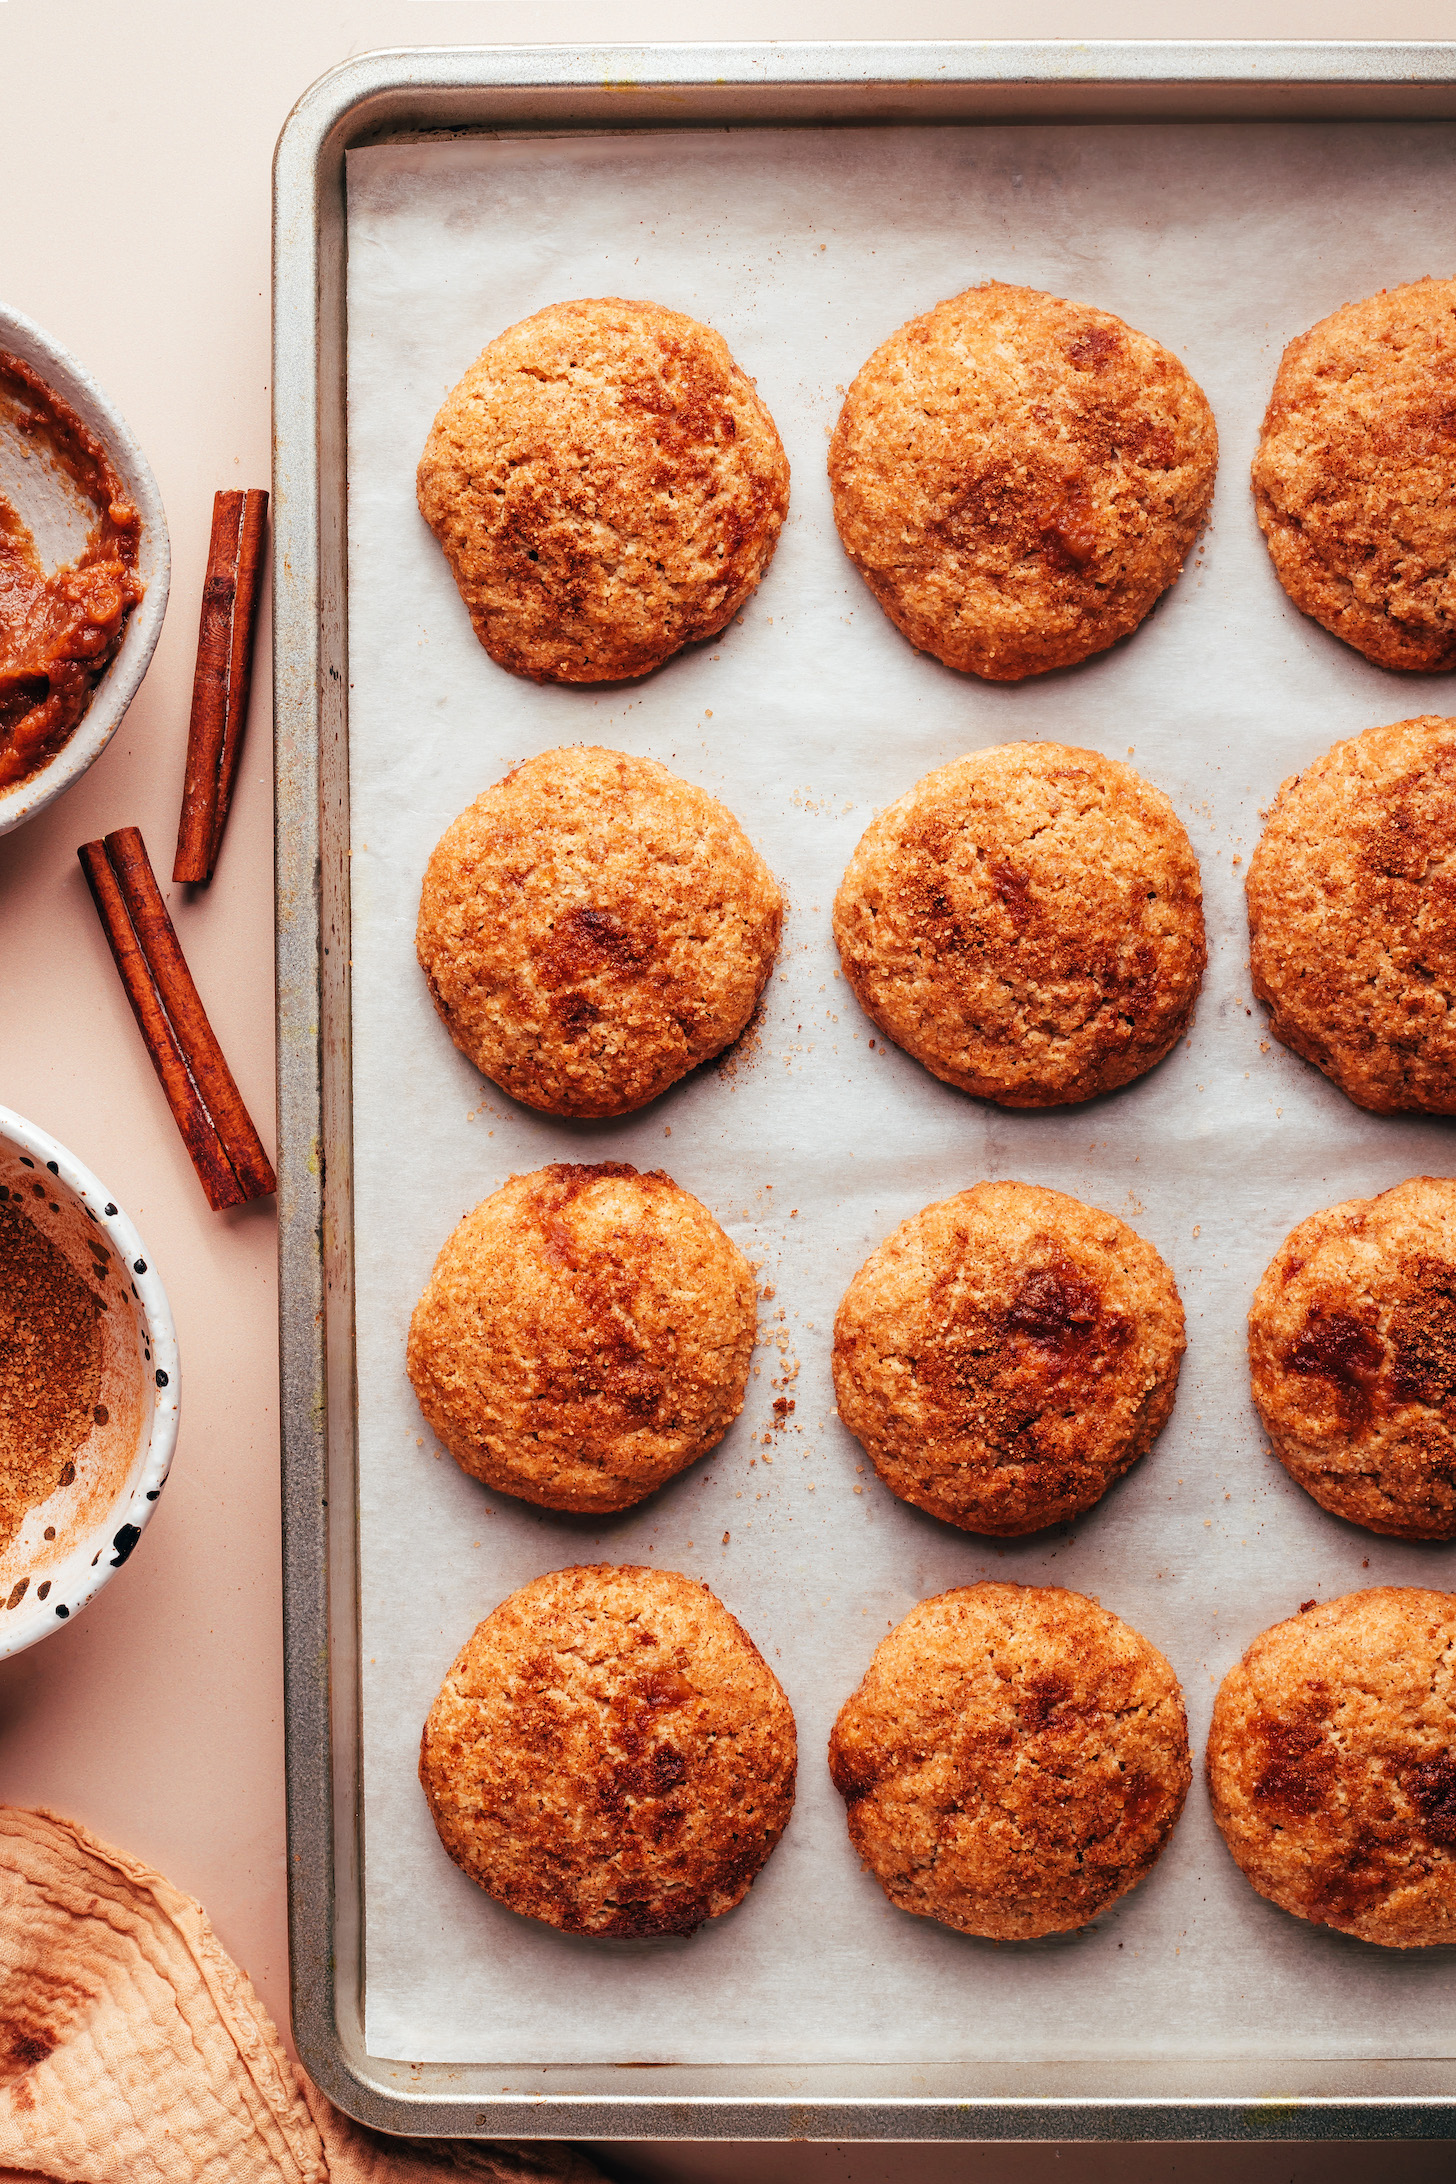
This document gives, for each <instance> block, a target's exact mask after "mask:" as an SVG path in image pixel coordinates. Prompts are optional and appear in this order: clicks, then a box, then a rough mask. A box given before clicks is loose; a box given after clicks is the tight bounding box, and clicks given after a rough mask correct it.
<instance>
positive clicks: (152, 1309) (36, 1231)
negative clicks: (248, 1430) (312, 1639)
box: [0, 1107, 180, 1659]
mask: <svg viewBox="0 0 1456 2184" xmlns="http://www.w3.org/2000/svg"><path fill="white" fill-rule="evenodd" d="M179 1394H180V1386H179V1380H178V1372H177V1338H176V1335H175V1333H174V1331H173V1327H172V1314H171V1310H170V1308H169V1306H168V1303H167V1294H166V1291H165V1290H164V1289H163V1287H162V1284H161V1282H160V1281H159V1279H158V1278H157V1275H156V1274H155V1273H154V1272H153V1271H152V1266H151V1262H150V1260H149V1258H148V1256H147V1251H146V1247H145V1245H144V1244H143V1243H142V1240H141V1238H140V1237H139V1236H138V1234H137V1232H136V1230H135V1229H134V1228H133V1226H132V1224H131V1222H130V1221H129V1220H128V1219H127V1216H126V1215H125V1214H124V1213H123V1212H122V1211H121V1209H120V1207H119V1206H118V1205H117V1204H116V1202H115V1200H114V1199H113V1198H111V1197H110V1195H109V1194H108V1193H107V1191H106V1190H105V1188H104V1186H103V1185H102V1184H100V1183H99V1182H98V1181H97V1180H96V1178H95V1176H94V1175H92V1174H90V1173H89V1171H88V1170H87V1169H85V1168H83V1167H82V1166H81V1164H80V1163H79V1161H77V1160H75V1159H74V1158H73V1157H72V1155H71V1154H70V1153H68V1152H67V1151H66V1149H65V1147H64V1146H63V1145H58V1144H57V1143H56V1141H55V1140H54V1138H50V1137H48V1136H47V1135H46V1133H45V1132H44V1131H43V1130H38V1129H36V1127H35V1125H34V1124H33V1123H29V1122H26V1121H25V1120H24V1119H23V1118H22V1117H21V1116H19V1115H17V1114H14V1113H12V1111H11V1110H10V1109H9V1108H7V1107H0V1659H3V1658H4V1657H5V1656H6V1655H7V1654H11V1653H19V1652H21V1651H22V1650H23V1649H24V1648H25V1647H26V1646H29V1645H34V1643H35V1642H36V1640H37V1639H38V1638H44V1637H45V1636H46V1635H47V1633H48V1632H50V1631H53V1630H56V1629H58V1628H59V1627H60V1625H61V1624H62V1623H66V1622H69V1620H70V1618H71V1617H72V1616H73V1615H76V1614H78V1613H79V1611H80V1610H81V1609H82V1608H84V1607H85V1605H86V1603H87V1601H88V1600H90V1599H91V1598H92V1596H93V1595H94V1594H95V1593H97V1592H98V1591H99V1590H100V1588H101V1587H102V1585H104V1584H105V1582H106V1580H107V1578H108V1577H109V1576H110V1575H111V1573H112V1571H113V1570H118V1569H120V1568H121V1566H122V1565H123V1563H125V1562H126V1560H127V1558H128V1557H129V1556H130V1554H131V1552H132V1549H133V1548H134V1547H135V1546H136V1543H137V1541H138V1540H139V1539H140V1537H141V1533H142V1527H143V1526H144V1525H145V1523H146V1521H147V1518H148V1517H149V1516H150V1515H151V1512H152V1510H153V1509H154V1508H155V1506H156V1502H157V1497H158V1495H159V1494H160V1493H161V1491H162V1487H163V1486H164V1484H165V1483H166V1478H167V1472H168V1469H169V1467H170V1465H171V1461H172V1451H173V1448H174V1447H175V1445H176V1439H177V1407H178V1398H179Z"/></svg>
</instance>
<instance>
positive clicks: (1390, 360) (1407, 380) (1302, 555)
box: [1253, 280, 1456, 672]
mask: <svg viewBox="0 0 1456 2184" xmlns="http://www.w3.org/2000/svg"><path fill="white" fill-rule="evenodd" d="M1253 482H1254V501H1255V506H1256V508H1257V510H1258V516H1259V528H1260V529H1261V530H1262V531H1263V533H1264V537H1265V541H1266V543H1267V545H1268V548H1269V552H1270V554H1271V556H1272V558H1273V562H1274V567H1275V569H1276V570H1277V572H1278V575H1279V581H1280V583H1281V584H1282V585H1283V586H1284V589H1285V590H1286V592H1288V594H1289V596H1290V598H1291V599H1292V600H1293V602H1294V604H1295V606H1297V607H1298V608H1299V610H1300V612H1301V613H1303V614H1308V615H1311V616H1312V617H1313V618H1314V620H1315V621H1316V622H1320V623H1322V624H1323V626H1324V627H1325V628H1326V629H1327V630H1330V631H1331V632H1332V633H1333V634H1334V635H1335V636H1336V637H1342V638H1343V639H1344V641H1345V643H1346V644H1348V645H1353V646H1354V647H1355V649H1356V651H1357V652H1363V653H1364V655H1365V657H1366V658H1367V659H1368V660H1374V661H1375V663H1376V665H1377V666H1379V667H1395V668H1407V669H1417V670H1423V671H1427V672H1429V671H1430V670H1431V669H1433V668H1448V667H1456V281H1435V280H1422V281H1411V282H1408V283H1406V285H1405V286H1403V287H1400V288H1388V289H1382V290H1381V292H1380V294H1379V295H1378V296H1367V297H1366V298H1365V300H1364V301H1363V302H1361V303H1347V304H1345V305H1344V306H1343V307H1342V308H1341V309H1340V310H1338V311H1334V312H1332V313H1331V314H1330V316H1329V317H1328V318H1325V319H1321V320H1320V321H1319V324H1318V325H1316V326H1312V327H1311V328H1310V330H1309V332H1308V333H1307V334H1301V335H1299V336H1298V338H1297V339H1296V340H1294V341H1291V342H1290V344H1289V346H1288V348H1287V349H1286V350H1285V352H1284V355H1283V358H1282V360H1281V362H1280V366H1279V371H1278V374H1277V376H1276V378H1275V381H1274V389H1273V392H1272V394H1271V395H1270V397H1269V407H1268V411H1267V413H1266V415H1265V418H1264V425H1263V434H1262V437H1261V439H1260V443H1259V452H1258V454H1257V455H1256V456H1255V458H1254V466H1253Z"/></svg>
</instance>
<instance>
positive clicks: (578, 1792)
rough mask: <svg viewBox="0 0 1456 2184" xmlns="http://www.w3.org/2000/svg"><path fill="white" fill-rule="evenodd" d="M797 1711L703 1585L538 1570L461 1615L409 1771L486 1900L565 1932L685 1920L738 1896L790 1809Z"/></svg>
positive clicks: (443, 1837)
mask: <svg viewBox="0 0 1456 2184" xmlns="http://www.w3.org/2000/svg"><path fill="white" fill-rule="evenodd" d="M794 1767H795V1740H794V1716H793V1712H792V1710H791V1708H790V1706H789V1702H788V1700H787V1699H786V1698H785V1697H784V1694H783V1692H782V1690H781V1689H780V1687H779V1682H778V1678H777V1677H776V1676H775V1675H774V1672H773V1670H772V1669H771V1668H770V1667H769V1665H768V1663H767V1662H766V1661H765V1660H764V1658H763V1656H762V1654H761V1653H760V1652H759V1650H758V1648H757V1646H756V1645H755V1644H754V1643H753V1640H752V1639H751V1638H750V1637H749V1636H748V1634H747V1633H746V1631H744V1630H743V1629H742V1628H741V1627H740V1625H739V1624H738V1623H737V1622H736V1621H735V1619H734V1618H733V1617H732V1616H731V1615H730V1614H729V1613H728V1610H727V1609H726V1608H725V1607H724V1606H723V1604H722V1602H721V1601H720V1600H716V1599H715V1598H714V1597H713V1595H712V1593H710V1592H709V1590H708V1588H707V1586H706V1585H698V1584H695V1583H694V1582H693V1580H692V1579H691V1578H687V1577H680V1576H679V1575H678V1574H677V1572H676V1571H674V1570H648V1569H641V1568H637V1567H635V1566H633V1565H632V1564H624V1565H623V1566H622V1567H620V1568H616V1569H614V1568H612V1567H610V1566H609V1565H606V1564H599V1565H596V1566H594V1567H587V1568H579V1569H570V1570H555V1571H553V1572H552V1573H551V1574H550V1575H549V1576H547V1577H538V1578H535V1579H533V1581H532V1582H531V1583H530V1584H529V1585H523V1586H522V1587H521V1589H520V1591H519V1592H513V1593H512V1594H511V1595H510V1597H509V1599H507V1600H503V1601H502V1602H501V1604H500V1606H499V1607H498V1608H497V1609H496V1610H495V1612H494V1613H493V1614H491V1615H488V1616H487V1617H486V1619H485V1621H484V1622H483V1623H481V1624H479V1625H477V1627H476V1629H475V1632H474V1634H473V1635H472V1636H471V1637H470V1638H468V1639H467V1640H466V1643H465V1644H464V1646H463V1647H462V1648H461V1650H460V1652H459V1654H458V1655H457V1657H456V1659H455V1662H454V1664H453V1666H452V1667H451V1669H450V1673H449V1674H448V1675H447V1676H446V1678H445V1681H444V1683H443V1684H442V1685H441V1686H440V1692H439V1696H438V1697H437V1698H436V1700H435V1703H434V1705H433V1706H432V1707H431V1708H430V1712H429V1716H428V1719H427V1720H426V1722H425V1727H424V1734H423V1736H422V1737H421V1739H420V1783H421V1786H422V1787H423V1789H424V1793H425V1796H426V1798H427V1799H428V1801H429V1806H430V1812H431V1814H432V1816H433V1818H434V1822H435V1826H436V1828H437V1829H438V1830H439V1834H440V1841H441V1842H442V1843H443V1844H444V1846H445V1849H446V1850H447V1851H448V1852H449V1854H450V1856H451V1857H452V1858H453V1859H454V1861H455V1863H456V1865H458V1866H459V1867H460V1869H461V1870H462V1872H465V1873H468V1874H469V1876H470V1878H471V1880H472V1881H475V1882H477V1883H478V1884H479V1886H480V1887H481V1888H483V1889H484V1890H485V1892H486V1894H487V1895H488V1896H493V1897H495V1899H496V1901H497V1902H498V1903H503V1904H505V1905H506V1906H507V1907H508V1909H510V1910H512V1911H519V1912H520V1913H521V1914H522V1915H523V1916H524V1917H526V1918H531V1919H542V1920H544V1921H545V1923H546V1924H547V1925H548V1926H559V1927H560V1928H562V1930H563V1931H564V1932H566V1933H568V1934H597V1935H603V1936H609V1935H645V1934H690V1933H691V1932H692V1931H693V1929H694V1927H697V1926H701V1925H702V1923H703V1921H704V1920H705V1919H716V1918H719V1917H721V1915H722V1914H723V1912H725V1911H731V1910H732V1909H733V1906H734V1905H735V1904H737V1903H741V1902H742V1901H743V1898H744V1897H745V1896H746V1895H747V1894H748V1891H749V1888H750V1887H751V1886H752V1883H753V1879H754V1876H755V1874H757V1872H758V1871H759V1869H760V1867H761V1866H762V1865H763V1864H764V1862H765V1861H766V1859H767V1858H768V1857H769V1855H770V1854H771V1852H772V1851H773V1848H774V1845H775V1844H776V1843H777V1842H778V1839H779V1837H780V1836H781V1835H782V1834H783V1832H784V1829H785V1827H786V1826H787V1825H788V1819H789V1814H790V1812H791V1811H792V1810H793V1804H794Z"/></svg>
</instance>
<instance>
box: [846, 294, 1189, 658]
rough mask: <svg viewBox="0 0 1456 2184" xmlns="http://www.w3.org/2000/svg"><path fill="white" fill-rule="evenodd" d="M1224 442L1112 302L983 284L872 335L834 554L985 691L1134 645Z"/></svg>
mask: <svg viewBox="0 0 1456 2184" xmlns="http://www.w3.org/2000/svg"><path fill="white" fill-rule="evenodd" d="M1217 467H1218V433H1217V430H1216V428H1215V426H1214V422H1213V412H1212V411H1211V410H1210V408H1209V406H1208V402H1207V399H1206V397H1205V396H1204V394H1203V392H1202V389H1201V388H1200V387H1198V386H1197V385H1196V384H1195V382H1194V381H1193V380H1192V379H1191V378H1190V377H1189V375H1188V373H1187V372H1186V371H1185V370H1184V368H1183V366H1182V365H1181V364H1180V363H1179V362H1178V359H1177V358H1176V357H1175V356H1172V355H1171V354H1170V353H1169V351H1168V350H1166V349H1165V348H1163V347H1162V346H1161V345H1160V344H1159V343H1158V342H1156V341H1152V340H1150V339H1149V338H1148V336H1147V335H1146V334H1139V333H1135V332H1134V331H1133V329H1132V327H1130V326H1125V325H1124V324H1123V322H1122V320H1121V319H1119V318H1114V317H1113V315H1112V313H1111V312H1110V311H1096V310H1093V309H1092V307H1091V306H1090V305H1089V304H1084V303H1066V302H1064V301H1063V300H1062V298H1061V297H1059V296H1045V295H1042V294H1041V293H1040V291H1039V290H1037V289H1035V288H1015V287H1009V286H1007V285H1006V284H1005V283H1003V282H1001V281H989V282H987V283H986V285H985V286H984V287H982V288H968V289H967V290H966V291H965V293H964V294H963V295H960V296H952V297H951V298H950V300H949V301H948V302H946V303H940V304H937V305H936V307H935V309H934V310H933V311H927V312H926V313H925V314H924V316H923V317H921V318H914V319H911V320H910V321H909V323H908V324H907V325H905V326H902V327H901V328H900V330H899V332H898V333H896V334H892V335H891V336H890V338H889V340H888V341H885V342H882V343H881V345H880V347H879V348H878V349H876V351H875V353H874V355H873V356H872V357H871V358H870V360H869V362H868V363H867V364H866V365H865V366H864V368H863V369H862V371H861V372H860V373H859V376H858V377H857V378H856V380H855V382H854V384H853V386H852V387H851V388H850V390H849V393H848V395H847V397H846V398H845V403H844V407H843V409H842V410H841V411H840V414H839V422H838V424H837V425H836V427H835V430H834V436H833V438H832V440H831V441H830V446H829V480H830V484H831V486H832V488H833V492H834V520H835V522H836V523H837V524H838V526H839V535H840V538H841V539H842V540H843V542H844V548H845V551H846V553H847V554H848V555H849V557H850V559H851V561H853V563H854V564H855V567H856V568H857V569H858V570H859V572H860V574H861V576H863V578H864V579H865V582H866V583H867V584H868V585H869V587H870V590H871V591H872V592H873V593H874V595H875V597H876V599H877V600H878V601H879V603H880V605H881V606H882V607H883V608H884V610H885V612H886V614H888V615H889V617H890V620H891V621H892V622H893V623H894V624H895V626H896V628H897V629H899V630H901V631H903V632H904V634H905V636H907V637H908V638H909V640H910V642H911V644H913V645H916V646H918V647H919V648H920V650H921V651H923V652H931V653H934V655H935V657H936V658H937V659H938V660H944V662H945V664H946V665H947V667H955V668H960V669H963V670H965V671H966V672H968V673H970V674H974V675H983V676H986V677H987V678H989V679H990V680H991V681H993V682H1019V681H1020V680H1021V679H1022V677H1023V676H1026V675H1042V674H1045V673H1046V671H1047V670H1048V669H1049V668H1053V667H1069V666H1071V665H1072V664H1073V662H1075V661H1077V660H1085V659H1087V658H1088V657H1089V655H1090V654H1092V653H1094V652H1105V651H1106V649H1107V647H1108V646H1109V645H1112V644H1116V642H1117V640H1118V638H1119V637H1126V636H1127V635H1128V633H1129V631H1131V630H1134V629H1136V628H1137V626H1138V624H1139V622H1141V621H1142V619H1143V617H1144V616H1145V615H1146V614H1147V613H1148V612H1149V611H1150V609H1151V608H1152V607H1153V605H1154V604H1155V602H1156V601H1157V599H1158V598H1159V596H1160V594H1161V593H1163V592H1165V591H1166V590H1167V588H1168V586H1169V585H1170V584H1171V583H1173V581H1174V580H1175V578H1176V577H1177V575H1178V573H1179V571H1180V569H1181V568H1182V566H1183V562H1184V559H1185V557H1186V555H1187V553H1188V549H1189V547H1190V546H1191V545H1192V544H1193V541H1194V538H1195V537H1196V536H1197V533H1198V530H1199V527H1200V525H1201V524H1202V522H1203V519H1204V517H1205V516H1206V515H1207V513H1208V504H1209V501H1210V500H1211V499H1212V496H1213V479H1214V472H1215V470H1216V469H1217Z"/></svg>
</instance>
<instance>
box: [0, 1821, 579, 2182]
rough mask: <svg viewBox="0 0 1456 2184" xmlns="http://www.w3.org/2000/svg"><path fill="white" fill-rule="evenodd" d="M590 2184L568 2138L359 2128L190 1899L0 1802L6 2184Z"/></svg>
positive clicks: (84, 1840)
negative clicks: (294, 2055) (434, 2136)
mask: <svg viewBox="0 0 1456 2184" xmlns="http://www.w3.org/2000/svg"><path fill="white" fill-rule="evenodd" d="M462 2173H463V2174H464V2175H467V2176H475V2177H484V2178H487V2179H489V2180H491V2184H601V2172H600V2171H599V2170H598V2169H596V2168H595V2167H593V2165H592V2163H591V2162H589V2161H587V2160H586V2159H585V2157H584V2156H583V2155H581V2154H578V2153H576V2152H575V2151H574V2150H573V2149H572V2148H571V2147H569V2146H558V2145H553V2144H548V2143H546V2142H541V2143H539V2144H532V2145H498V2144H488V2143H485V2142H481V2141H458V2142H457V2141H453V2140H452V2141H445V2142H441V2141H436V2142H416V2141H413V2140H408V2139H404V2140H401V2139H390V2138H384V2137H381V2136H380V2135H378V2134H377V2133H375V2132H372V2131H367V2130H364V2129H362V2128H361V2127H360V2126H359V2125H358V2124H356V2123H352V2122H351V2121H350V2120H349V2118H348V2117H347V2116H344V2115H342V2114H341V2113H340V2112H339V2111H338V2110H337V2109H336V2108H333V2107H331V2106H330V2104H329V2103H328V2102H327V2101H326V2100H325V2099H324V2098H323V2096H322V2094H320V2093H319V2092H317V2091H316V2090H315V2088H314V2087H313V2086H311V2085H309V2084H308V2082H307V2081H306V2080H305V2079H302V2078H301V2077H300V2075H299V2073H298V2072H297V2071H296V2070H295V2069H294V2067H293V2065H292V2063H291V2062H290V2061H289V2059H288V2057H287V2056H286V2055H285V2054H284V2052H283V2048H282V2046H281V2044H280V2042H279V2039H278V2034H277V2032H276V2031H275V2030H274V2028H273V2025H272V2023H271V2022H270V2020H269V2018H268V2016H267V2013H266V2012H265V2010H264V2009H263V2007H262V2004H261V2003H260V2002H259V2000H258V1997H257V1996H256V1995H255V1994H254V1992H253V1990H252V1987H251V1986H250V1985H249V1983H248V1980H247V1977H246V1975H245V1974H244V1973H243V1972H241V1971H239V1969H238V1967H237V1965H236V1964H234V1963H233V1961H232V1959H231V1958H230V1957H228V1956H226V1955H225V1954H224V1953H223V1951H222V1949H221V1948H220V1947H219V1946H218V1943H217V1940H216V1937H215V1936H214V1934H213V1931H212V1928H211V1926H210V1925H209V1923H208V1919H207V1914H206V1912H205V1911H204V1910H203V1908H202V1906H201V1904H199V1903H196V1902H194V1900H193V1898H192V1897H191V1896H184V1895H183V1893H182V1891H181V1890H180V1889H178V1888H174V1887H173V1886H172V1884H171V1883H170V1881H166V1880H164V1879H163V1878H162V1876H161V1874H160V1873H154V1872H152V1870H151V1869H150V1867H148V1866H144V1865H142V1864H140V1863H139V1862H138V1861H137V1860H136V1859H135V1858H128V1857H126V1856H125V1855H124V1854H123V1853H122V1852H121V1851H118V1850H111V1849H109V1848H108V1847H107V1845H106V1844H105V1843H99V1842H97V1840H96V1838H95V1837H94V1836H92V1835H88V1834H87V1833H86V1831H85V1829H84V1828H79V1827H76V1826H75V1825H73V1823H72V1822H71V1821H69V1820H63V1819H61V1818H60V1817H59V1815H58V1814H56V1813H52V1812H28V1811H26V1810H24V1809H23V1808H22V1807H20V1806H16V1805H6V1806H0V2177H4V2178H6V2179H7V2180H8V2184H40V2180H41V2179H43V2178H44V2179H57V2180H62V2184H441V2179H443V2178H446V2177H449V2176H452V2175H453V2176H455V2177H457V2178H458V2177H459V2176H460V2175H461V2174H462Z"/></svg>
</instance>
